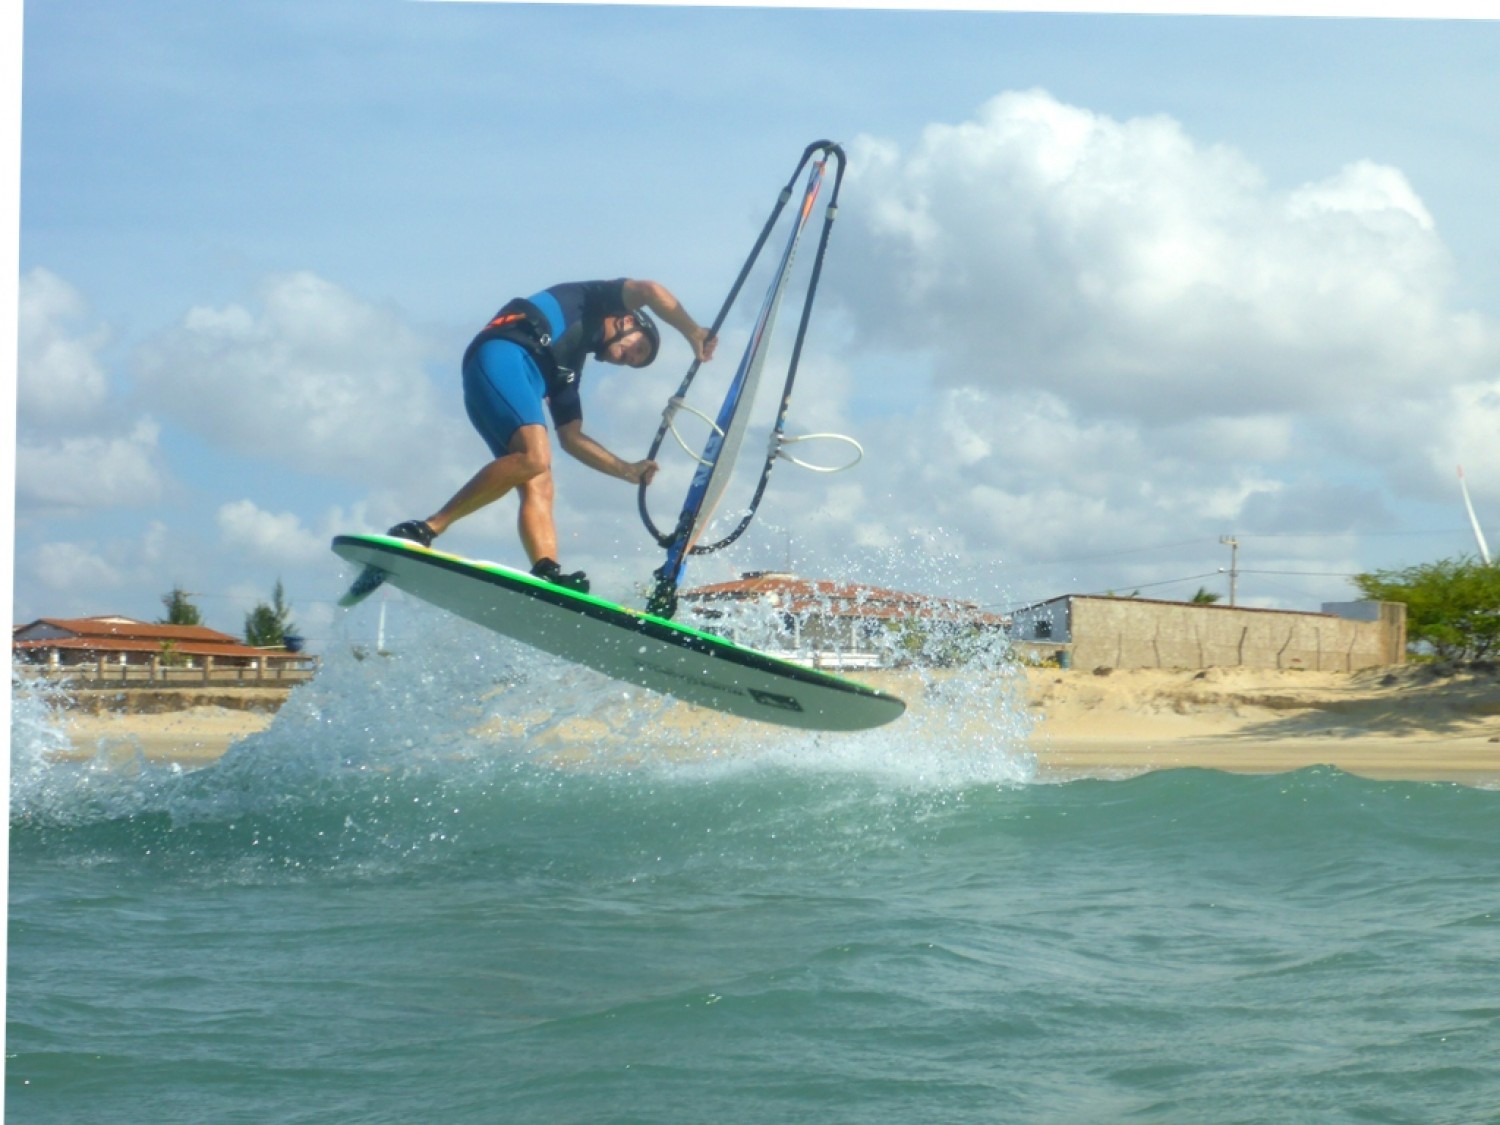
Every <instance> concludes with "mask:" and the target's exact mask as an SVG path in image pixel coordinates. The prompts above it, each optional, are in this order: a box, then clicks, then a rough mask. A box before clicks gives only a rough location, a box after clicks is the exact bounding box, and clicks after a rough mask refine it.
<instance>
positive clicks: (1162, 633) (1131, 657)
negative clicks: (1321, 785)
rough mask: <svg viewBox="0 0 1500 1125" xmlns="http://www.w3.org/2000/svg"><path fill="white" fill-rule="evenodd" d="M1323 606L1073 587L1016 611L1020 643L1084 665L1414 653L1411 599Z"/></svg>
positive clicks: (1327, 662) (1296, 660)
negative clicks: (1208, 601)
mask: <svg viewBox="0 0 1500 1125" xmlns="http://www.w3.org/2000/svg"><path fill="white" fill-rule="evenodd" d="M1323 610H1324V612H1322V613H1303V612H1298V611H1295V610H1283V609H1254V608H1247V607H1245V606H1226V605H1201V604H1194V603H1190V602H1168V601H1155V600H1152V599H1150V598H1121V597H1108V596H1102V595H1096V594H1065V595H1063V596H1062V597H1058V598H1052V599H1049V600H1048V601H1045V602H1038V603H1037V604H1036V605H1030V606H1026V607H1025V608H1024V609H1018V610H1016V611H1015V612H1014V613H1013V614H1012V615H1011V617H1012V636H1013V638H1014V640H1015V642H1016V646H1017V648H1018V649H1026V648H1032V649H1035V650H1038V651H1046V650H1049V649H1050V650H1051V652H1052V653H1054V654H1055V655H1056V657H1057V658H1058V659H1059V661H1060V662H1061V663H1071V664H1072V666H1074V667H1076V668H1086V669H1095V668H1304V669H1309V670H1312V671H1320V672H1352V671H1354V670H1355V669H1358V668H1373V667H1380V666H1383V665H1387V664H1400V663H1403V662H1404V661H1405V659H1406V607H1405V606H1404V605H1401V604H1399V603H1396V602H1337V603H1335V602H1330V603H1328V604H1326V605H1325V606H1324V607H1323Z"/></svg>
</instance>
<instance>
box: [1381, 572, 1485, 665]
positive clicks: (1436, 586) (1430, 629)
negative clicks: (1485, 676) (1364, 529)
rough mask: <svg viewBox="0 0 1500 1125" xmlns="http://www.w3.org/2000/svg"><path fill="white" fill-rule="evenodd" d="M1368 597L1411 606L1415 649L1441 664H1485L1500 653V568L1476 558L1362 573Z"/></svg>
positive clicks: (1410, 633)
mask: <svg viewBox="0 0 1500 1125" xmlns="http://www.w3.org/2000/svg"><path fill="white" fill-rule="evenodd" d="M1354 585H1355V587H1356V588H1357V589H1358V590H1359V592H1360V593H1361V594H1363V595H1364V596H1365V597H1367V598H1374V599H1375V600H1377V601H1383V602H1401V603H1402V604H1404V605H1405V606H1406V636H1407V641H1408V644H1409V645H1410V646H1411V647H1414V648H1416V647H1421V646H1423V645H1426V646H1429V647H1430V648H1431V649H1432V652H1433V655H1435V656H1436V657H1437V658H1438V659H1440V660H1484V659H1487V658H1489V657H1491V656H1494V655H1497V654H1500V566H1496V565H1488V564H1485V563H1482V562H1479V561H1477V560H1475V559H1472V558H1466V557H1465V558H1457V559H1440V560H1439V561H1437V562H1431V563H1422V564H1420V565H1418V566H1409V567H1407V568H1406V569H1404V570H1377V571H1375V572H1374V573H1372V574H1357V575H1355V576H1354Z"/></svg>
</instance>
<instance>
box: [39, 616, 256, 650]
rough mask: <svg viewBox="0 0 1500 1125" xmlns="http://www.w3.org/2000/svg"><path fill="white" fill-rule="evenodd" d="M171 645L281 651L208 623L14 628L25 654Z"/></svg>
mask: <svg viewBox="0 0 1500 1125" xmlns="http://www.w3.org/2000/svg"><path fill="white" fill-rule="evenodd" d="M168 645H170V646H171V650H172V651H173V652H176V653H180V654H182V655H184V656H216V657H218V656H222V657H234V658H237V659H253V658H257V657H265V656H276V655H279V654H280V653H279V650H272V651H267V650H265V649H258V648H252V647H251V646H249V645H247V644H244V643H242V642H241V641H239V640H237V639H236V638H234V637H232V636H230V635H229V634H228V633H220V632H219V631H218V630H216V629H210V628H208V627H207V626H204V625H151V624H147V623H146V622H144V621H137V620H135V619H134V618H133V617H118V616H102V617H41V618H38V619H37V620H35V621H33V622H31V623H30V624H29V625H18V626H16V627H15V629H14V630H13V631H12V633H11V647H12V649H13V650H14V651H15V652H18V653H20V654H22V655H25V654H28V653H34V652H45V651H47V650H50V649H59V650H67V651H71V652H100V653H105V652H116V653H126V652H139V653H159V652H161V651H162V650H163V648H164V647H165V646H168Z"/></svg>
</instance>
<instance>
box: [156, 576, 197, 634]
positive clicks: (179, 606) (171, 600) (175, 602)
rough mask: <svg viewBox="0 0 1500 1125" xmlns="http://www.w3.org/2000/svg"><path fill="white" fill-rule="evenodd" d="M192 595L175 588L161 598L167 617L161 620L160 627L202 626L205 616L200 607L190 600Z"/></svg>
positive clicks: (180, 588)
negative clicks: (200, 611)
mask: <svg viewBox="0 0 1500 1125" xmlns="http://www.w3.org/2000/svg"><path fill="white" fill-rule="evenodd" d="M191 596H192V595H191V594H189V593H188V592H187V591H186V590H184V589H183V588H182V587H181V586H173V587H172V592H171V593H170V594H163V595H162V596H161V604H162V605H163V606H165V607H166V610H167V615H166V616H165V617H163V618H161V619H159V620H158V621H157V622H156V623H157V624H158V625H202V624H203V614H201V613H199V612H198V607H197V606H195V605H194V604H193V603H192V602H190V601H188V598H189V597H191Z"/></svg>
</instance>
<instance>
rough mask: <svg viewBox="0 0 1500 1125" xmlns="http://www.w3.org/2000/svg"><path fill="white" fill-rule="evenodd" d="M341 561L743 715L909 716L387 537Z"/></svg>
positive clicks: (360, 542) (840, 683) (736, 649)
mask: <svg viewBox="0 0 1500 1125" xmlns="http://www.w3.org/2000/svg"><path fill="white" fill-rule="evenodd" d="M333 550H334V552H335V553H336V554H338V555H339V556H340V557H342V558H344V559H347V560H349V561H350V562H352V563H356V564H359V565H362V566H374V567H377V568H378V569H380V570H382V571H384V572H385V574H386V581H388V582H389V583H390V584H391V585H393V586H395V587H396V588H397V589H400V590H404V591H405V592H407V593H409V594H411V595H413V596H414V597H417V598H420V599H422V600H423V601H425V602H428V603H430V604H432V605H435V606H437V607H439V608H440V609H445V610H447V611H448V612H449V613H453V614H456V615H457V616H459V617H463V618H465V619H467V620H469V621H472V622H474V623H475V624H477V625H482V626H484V627H485V628H488V629H493V630H494V631H495V632H497V633H503V634H504V635H506V636H508V637H513V638H515V639H516V640H518V641H521V642H523V643H524V644H528V645H532V646H533V647H535V648H538V649H541V650H542V651H544V652H549V653H552V654H553V655H554V656H560V657H562V658H563V659H565V660H571V661H573V662H575V663H578V664H582V665H584V666H586V667H589V668H593V669H594V670H596V671H599V672H602V673H604V674H605V675H606V676H611V677H613V678H614V679H617V680H622V681H624V682H625V683H631V684H635V685H637V686H639V687H644V688H649V689H651V690H652V691H658V692H662V693H663V694H666V695H670V696H673V697H675V698H677V699H681V700H683V701H684V702H687V703H694V704H697V705H699V706H702V707H709V708H712V709H713V710H715V711H722V712H724V713H726V714H730V715H738V716H740V717H742V718H746V719H756V720H759V721H761V722H766V723H775V724H777V725H779V726H787V727H797V728H800V729H802V730H824V731H855V730H868V729H870V728H872V727H878V726H883V725H885V724H886V723H889V722H893V721H894V720H896V719H898V718H900V717H901V715H902V713H903V712H904V711H905V710H906V704H905V703H903V702H902V701H901V700H900V699H897V698H896V697H895V696H893V695H888V694H887V693H885V692H882V691H878V690H876V689H875V688H871V687H867V686H865V685H864V684H859V683H855V682H853V681H851V680H845V679H842V678H840V677H838V676H833V675H830V674H829V673H827V672H821V671H818V670H817V669H813V668H804V667H802V666H801V665H798V664H792V663H790V662H789V661H786V660H781V659H778V658H777V657H774V656H770V655H768V654H766V653H763V652H758V651H756V650H755V649H750V648H746V647H744V646H743V645H737V644H734V643H732V642H730V641H726V640H724V639H723V638H722V637H716V636H714V635H713V634H711V633H703V632H700V631H698V630H696V629H693V628H691V627H690V626H686V625H679V624H677V623H676V622H673V621H667V620H665V619H663V618H659V617H653V616H651V615H649V614H645V613H640V612H637V611H635V610H631V609H627V608H625V607H624V606H619V605H616V604H614V603H613V602H608V601H604V600H603V599H601V598H596V597H593V596H592V595H589V594H579V593H576V592H574V591H572V590H566V589H563V588H562V587H559V586H554V585H552V584H551V583H548V582H543V581H542V580H541V579H539V578H534V577H532V576H531V575H529V574H526V573H525V572H523V571H519V570H513V569H511V568H510V567H507V566H502V565H500V564H498V563H489V562H476V561H473V560H470V559H464V558H460V557H459V556H457V555H449V554H446V553H444V552H442V551H435V550H432V549H431V548H428V547H422V546H419V545H418V544H416V543H411V542H408V541H406V540H404V539H393V538H391V537H389V536H385V535H340V536H338V537H337V538H335V539H334V541H333Z"/></svg>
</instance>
